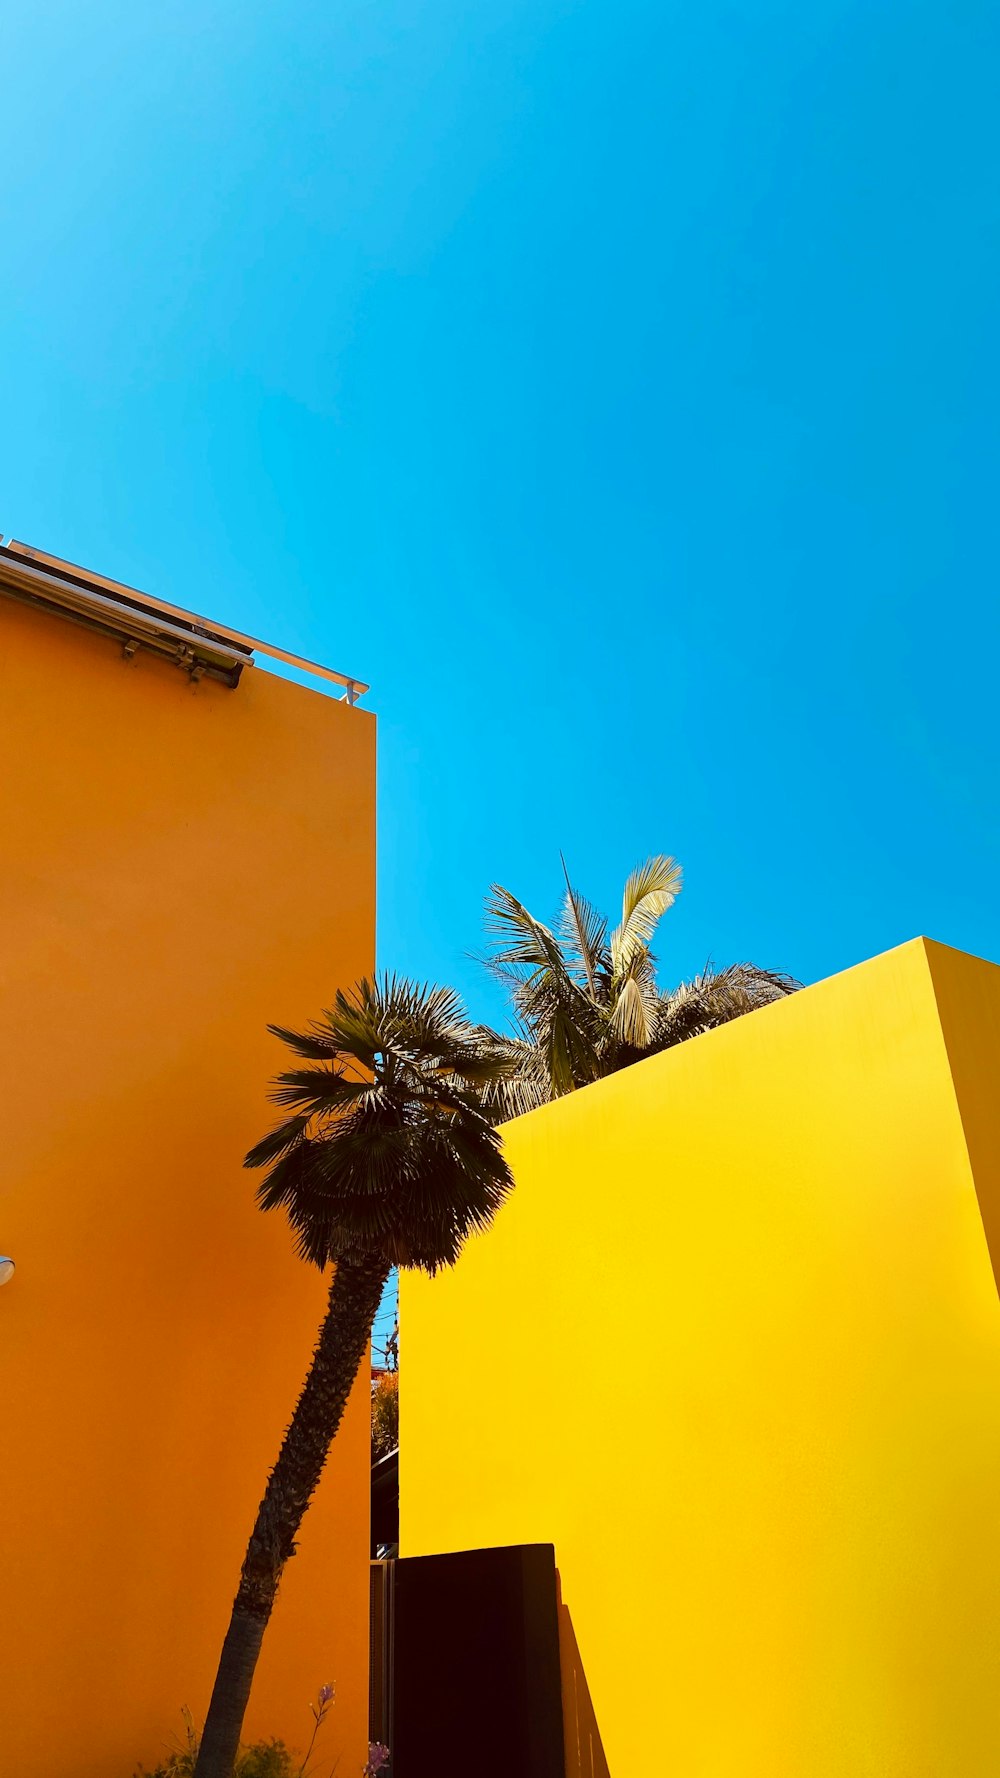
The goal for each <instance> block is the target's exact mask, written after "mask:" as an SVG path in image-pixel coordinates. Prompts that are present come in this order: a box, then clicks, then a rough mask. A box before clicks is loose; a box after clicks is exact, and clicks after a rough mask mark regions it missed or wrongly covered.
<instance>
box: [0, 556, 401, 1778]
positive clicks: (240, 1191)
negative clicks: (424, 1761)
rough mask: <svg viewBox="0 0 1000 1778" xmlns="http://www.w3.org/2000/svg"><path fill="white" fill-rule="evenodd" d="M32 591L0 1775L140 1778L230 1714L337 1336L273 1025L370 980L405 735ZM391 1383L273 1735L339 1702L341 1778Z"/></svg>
mask: <svg viewBox="0 0 1000 1778" xmlns="http://www.w3.org/2000/svg"><path fill="white" fill-rule="evenodd" d="M43 567H44V564H43ZM32 572H34V570H29V569H27V568H24V569H22V568H21V567H19V565H18V563H17V561H16V560H13V561H12V559H11V558H10V557H7V556H5V555H4V552H2V551H0V748H2V758H3V761H4V765H3V770H2V772H0V836H2V847H3V874H2V880H0V910H2V912H0V1083H2V1102H3V1107H4V1135H3V1142H2V1145H0V1147H2V1152H0V1253H3V1254H8V1255H10V1256H11V1257H12V1258H13V1260H14V1261H15V1264H16V1271H15V1273H14V1276H13V1278H12V1280H11V1281H10V1282H9V1283H8V1284H7V1285H6V1286H5V1287H4V1288H3V1290H2V1291H0V1415H2V1419H0V1432H2V1459H0V1523H2V1525H3V1561H2V1607H0V1736H2V1742H0V1769H2V1770H3V1772H4V1773H5V1774H6V1773H9V1774H11V1778H13V1775H14V1774H16V1778H117V1775H118V1774H120V1778H131V1774H132V1773H133V1771H134V1770H135V1768H136V1766H137V1765H138V1763H139V1762H140V1761H142V1762H144V1763H145V1764H146V1765H147V1766H152V1765H154V1764H155V1763H156V1761H157V1759H158V1758H159V1757H160V1755H161V1753H162V1751H163V1749H164V1748H165V1746H166V1745H167V1744H168V1743H169V1741H170V1738H171V1736H172V1735H174V1734H176V1733H177V1732H178V1731H180V1729H181V1727H182V1724H181V1717H180V1710H181V1707H182V1706H188V1707H189V1708H190V1709H191V1711H192V1712H193V1714H194V1716H195V1717H196V1718H199V1717H200V1716H201V1715H202V1714H203V1712H204V1709H205V1707H206V1704H207V1700H208V1695H209V1691H210V1687H211V1682H212V1678H213V1675H214V1665H215V1661H216V1658H217V1655H218V1651H219V1647H220V1644H221V1639H222V1636H223V1633H224V1630H225V1626H226V1622H227V1619H228V1612H229V1606H230V1602H231V1599H232V1595H233V1592H234V1589H235V1584H236V1580H237V1576H238V1571H239V1565H240V1561H241V1558H242V1553H243V1548H244V1544H245V1539H246V1535H247V1532H248V1530H249V1527H250V1523H251V1521H252V1515H253V1513H254V1510H255V1507H256V1504H257V1501H258V1499H259V1496H260V1493H261V1489H262V1486H263V1483H264V1480H265V1477H266V1474H267V1471H268V1467H269V1465H270V1463H271V1462H272V1461H273V1458H274V1456H275V1454H276V1452H277V1448H278V1443H279V1440H280V1437H281V1434H282V1432H283V1430H284V1427H285V1425H286V1423H287V1420H288V1417H289V1414H290V1412H291V1409H292V1406H293V1405H294V1400H295V1396H296V1392H297V1389H298V1386H299V1384H300V1382H301V1379H302V1377H303V1375H304V1373H305V1369H306V1366H307V1363H308V1360H309V1356H310V1354H311V1350H312V1342H313V1338H314V1334H315V1331H316V1328H317V1326H318V1323H319V1319H320V1315H321V1312H322V1306H323V1300H324V1283H323V1280H322V1279H321V1278H320V1277H319V1275H318V1274H317V1273H315V1272H313V1271H311V1270H310V1269H308V1268H306V1267H304V1266H303V1265H302V1264H301V1263H300V1262H299V1261H298V1260H297V1259H296V1258H295V1257H294V1254H293V1251H292V1244H291V1240H290V1237H289V1234H288V1231H287V1229H286V1227H285V1226H284V1224H283V1222H282V1221H281V1220H280V1219H278V1218H276V1217H264V1216H262V1215H261V1214H260V1213H259V1212H258V1211H257V1210H256V1208H255V1206H254V1184H255V1180H254V1178H253V1176H251V1175H249V1174H247V1173H246V1172H244V1171H243V1169H242V1165H241V1161H242V1156H243V1154H244V1152H245V1151H246V1149H247V1147H248V1146H249V1144H250V1143H251V1142H252V1141H254V1140H255V1139H256V1138H257V1137H258V1136H259V1135H260V1134H261V1133H262V1132H263V1130H264V1129H266V1128H267V1127H268V1126H269V1123H270V1120H271V1111H270V1108H269V1106H268V1104H267V1100H266V1089H267V1084H268V1081H269V1078H270V1076H271V1075H272V1074H273V1073H274V1071H275V1069H276V1067H277V1066H278V1065H279V1063H280V1060H281V1058H280V1054H279V1046H278V1045H277V1044H276V1043H275V1041H274V1040H273V1039H272V1038H271V1037H269V1035H268V1033H267V1031H266V1029H265V1026H266V1023H267V1021H269V1020H272V1021H277V1022H285V1023H289V1024H295V1023H296V1022H297V1021H300V1020H305V1019H307V1018H309V1017H310V1016H312V1015H313V1014H315V1013H316V1012H318V1011H319V1009H320V1007H321V1006H323V1005H325V1004H328V1003H329V1001H330V999H331V998H332V995H333V992H334V990H335V989H336V988H337V987H338V986H339V985H346V984H349V983H351V982H353V981H354V980H356V979H357V978H358V977H359V976H360V975H363V974H365V973H366V972H369V971H370V970H371V968H372V966H373V959H374V911H375V890H374V864H375V783H374V772H375V724H374V719H373V718H372V716H371V715H370V714H368V713H367V712H365V711H363V710H361V709H358V708H356V707H354V706H353V705H352V703H351V702H350V701H346V700H345V701H343V702H341V701H337V699H336V698H335V697H333V696H330V695H327V694H326V693H321V692H318V691H314V690H309V689H306V688H304V687H303V686H301V685H299V684H294V683H291V682H289V681H286V680H283V679H280V678H277V677H274V676H273V675H272V674H270V673H268V672H266V671H264V670H263V669H262V668H261V667H260V666H258V665H256V664H254V663H253V660H252V657H251V656H250V655H249V653H248V652H247V651H246V650H241V649H240V648H239V647H235V648H233V649H231V650H230V655H231V656H234V657H235V663H236V664H235V667H233V669H232V671H230V672H228V673H227V672H226V671H223V670H220V669H219V661H220V660H223V661H224V657H225V655H226V650H225V647H224V646H223V645H222V644H221V643H220V645H219V647H217V648H215V651H214V655H213V645H212V644H211V643H210V641H206V640H205V639H204V630H201V629H195V630H194V631H193V632H192V633H191V647H190V649H189V650H188V649H187V644H185V643H184V642H183V639H182V641H181V643H180V644H177V645H176V649H175V654H174V656H173V657H172V656H171V653H170V648H171V646H173V645H172V644H171V643H170V636H169V633H170V631H171V629H172V627H173V626H172V621H171V619H170V616H169V613H168V614H167V615H166V616H164V615H163V612H164V608H163V607H157V608H156V609H157V612H159V614H160V615H159V617H158V618H157V617H156V615H155V614H154V619H153V620H152V622H151V623H150V624H148V625H147V627H148V630H149V635H150V638H151V642H150V645H148V646H147V645H146V642H145V641H144V640H143V636H144V634H145V632H144V629H143V626H144V624H146V623H147V619H146V618H144V617H143V616H142V613H141V611H139V612H138V615H136V611H137V610H138V608H137V607H135V606H133V607H131V608H130V607H129V606H128V604H127V602H126V603H125V604H121V603H119V617H120V621H121V633H120V634H119V632H118V630H116V628H115V625H116V623H118V622H119V618H116V617H115V614H114V612H111V614H110V616H109V612H108V609H107V608H106V604H103V603H101V601H106V600H107V599H108V598H110V601H111V604H112V605H113V604H114V603H115V594H114V592H113V591H112V592H111V593H110V594H109V593H108V587H107V583H99V584H95V587H94V591H93V596H91V595H90V594H88V593H87V591H86V588H84V593H83V599H82V604H83V605H84V606H88V607H89V609H90V610H91V612H92V613H93V612H97V614H98V621H97V622H96V623H94V622H89V621H84V622H83V623H81V621H80V615H79V611H77V612H76V614H75V618H74V621H73V622H66V621H62V617H61V616H59V615H56V614H55V612H54V609H48V610H46V609H40V608H38V601H37V600H34V603H25V602H24V597H25V595H24V587H25V585H28V587H29V594H28V596H29V599H33V597H34V596H33V595H32V594H31V590H30V586H31V583H30V573H32ZM8 575H10V576H11V577H12V579H14V580H17V581H18V582H19V587H18V589H17V590H18V597H17V598H16V599H12V598H7V597H4V596H3V589H4V580H5V577H6V576H8ZM45 575H48V569H45ZM43 578H44V576H43ZM54 578H55V579H56V580H58V574H56V575H55V577H54ZM39 584H41V583H39ZM65 584H66V586H67V587H68V588H69V591H68V592H67V594H66V598H67V601H68V602H69V604H70V605H72V604H73V601H74V599H76V603H77V605H78V606H79V605H80V603H81V600H80V599H79V597H78V591H79V582H77V583H76V592H74V583H73V581H72V580H71V579H68V580H67V581H66V583H65ZM43 590H44V588H43ZM119 591H121V589H119ZM122 614H123V615H122ZM64 615H70V616H74V613H73V612H72V610H70V611H68V612H66V613H65V614H64ZM175 615H176V614H175ZM147 616H148V614H147ZM130 629H131V630H133V631H138V632H139V639H138V642H136V638H135V636H130V635H129V633H128V632H129V630H130ZM157 631H158V635H159V640H158V641H157V640H156V634H155V633H156V632H157ZM164 637H166V638H167V641H166V643H164ZM133 643H135V646H133ZM186 650H187V654H186V653H185V651H186ZM188 656H189V657H190V658H188ZM202 656H204V659H202ZM178 663H180V665H181V667H182V669H183V670H178ZM367 1393H368V1392H367V1384H366V1380H365V1379H361V1380H359V1385H358V1388H357V1390H356V1392H355V1396H354V1399H353V1401H352V1404H351V1406H350V1408H349V1410H348V1414H347V1417H346V1421H345V1424H344V1426H343V1429H342V1431H341V1434H340V1436H339V1438H338V1440H337V1443H336V1446H335V1450H334V1453H333V1455H332V1458H331V1461H330V1464H329V1466H328V1470H327V1473H326V1475H325V1477H324V1480H323V1483H322V1486H321V1489H320V1492H319V1494H318V1496H317V1499H316V1502H315V1504H314V1506H313V1509H312V1511H311V1512H310V1514H309V1517H308V1520H307V1522H306V1525H305V1527H304V1530H303V1534H302V1537H301V1541H300V1555H299V1557H298V1558H297V1559H296V1561H294V1562H293V1563H292V1564H291V1566H290V1568H289V1570H288V1573H287V1576H286V1579H285V1581H284V1584H283V1586H282V1591H281V1595H280V1597H279V1602H278V1606H277V1610H276V1613H275V1617H274V1620H273V1623H272V1626H271V1630H270V1633H269V1636H268V1640H267V1642H266V1644H265V1651H264V1654H263V1656H262V1662H261V1667H260V1670H259V1675H258V1681H257V1684H256V1687H255V1691H254V1696H253V1700H252V1704H251V1711H250V1716H249V1718H248V1724H247V1729H248V1734H249V1735H250V1736H251V1737H255V1736H258V1735H279V1736H282V1737H283V1738H284V1739H285V1740H286V1741H287V1742H288V1743H289V1745H291V1746H300V1747H302V1746H304V1745H305V1743H306V1741H307V1740H308V1733H309V1730H310V1728H311V1719H310V1717H309V1709H308V1704H309V1699H310V1697H311V1696H312V1695H314V1694H315V1691H316V1689H317V1687H318V1686H319V1685H320V1684H322V1683H324V1682H326V1681H333V1682H335V1684H336V1687H337V1703H336V1707H335V1710H334V1712H333V1714H332V1716H331V1719H330V1721H329V1724H328V1725H327V1727H326V1728H325V1729H324V1743H323V1747H322V1751H323V1753H324V1754H326V1755H328V1756H329V1759H330V1761H331V1763H332V1760H333V1759H334V1758H335V1757H336V1756H337V1755H338V1754H339V1755H340V1768H339V1769H340V1770H341V1771H343V1772H344V1773H345V1774H347V1773H351V1772H356V1771H358V1770H359V1769H360V1767H361V1764H362V1763H363V1760H364V1757H365V1749H366V1744H367V1643H366V1637H367V1609H368V1606H367V1587H368V1561H367V1548H368V1533H367V1524H368V1470H369V1442H368V1404H367Z"/></svg>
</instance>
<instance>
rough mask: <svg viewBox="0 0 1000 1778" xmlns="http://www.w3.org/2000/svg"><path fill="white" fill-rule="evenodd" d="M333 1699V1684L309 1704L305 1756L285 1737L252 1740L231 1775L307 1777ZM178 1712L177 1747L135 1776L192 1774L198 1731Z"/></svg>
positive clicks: (152, 1777)
mask: <svg viewBox="0 0 1000 1778" xmlns="http://www.w3.org/2000/svg"><path fill="white" fill-rule="evenodd" d="M332 1703H333V1687H332V1686H323V1687H322V1688H321V1689H320V1692H319V1696H318V1699H317V1702H316V1703H315V1704H312V1705H310V1709H311V1711H312V1717H313V1733H312V1738H311V1740H310V1742H309V1747H308V1749H307V1751H306V1757H305V1759H303V1758H302V1756H301V1754H297V1753H293V1752H292V1751H291V1749H290V1748H288V1747H286V1746H285V1743H284V1741H278V1740H271V1741H254V1742H252V1743H251V1744H250V1746H248V1747H241V1748H240V1750H239V1753H238V1754H237V1756H236V1764H235V1766H234V1767H233V1778H309V1773H310V1772H311V1771H312V1770H313V1768H312V1767H311V1766H310V1765H309V1756H310V1754H311V1753H312V1750H313V1747H314V1745H315V1741H316V1733H317V1730H319V1729H321V1728H322V1726H323V1723H324V1721H325V1719H326V1716H327V1714H328V1712H329V1708H330V1705H331V1704H332ZM181 1715H182V1716H183V1718H184V1736H183V1740H178V1743H177V1745H176V1747H174V1748H173V1749H172V1750H171V1751H170V1753H168V1754H167V1756H166V1758H165V1759H164V1760H161V1762H160V1764H159V1765H158V1766H156V1767H154V1769H153V1771H151V1772H149V1771H147V1770H146V1767H145V1766H140V1767H139V1769H138V1771H137V1772H136V1773H135V1774H134V1778H194V1770H195V1766H196V1764H197V1760H198V1742H199V1737H198V1731H197V1729H196V1728H195V1726H194V1718H193V1716H192V1715H191V1712H190V1710H182V1712H181Z"/></svg>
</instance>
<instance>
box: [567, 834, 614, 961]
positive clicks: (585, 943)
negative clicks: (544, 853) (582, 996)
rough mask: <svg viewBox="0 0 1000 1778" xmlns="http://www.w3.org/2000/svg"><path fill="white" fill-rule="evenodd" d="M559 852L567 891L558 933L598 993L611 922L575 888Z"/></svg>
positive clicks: (606, 958)
mask: <svg viewBox="0 0 1000 1778" xmlns="http://www.w3.org/2000/svg"><path fill="white" fill-rule="evenodd" d="M559 856H560V860H561V862H562V868H563V876H564V877H565V879H566V895H565V899H564V901H563V905H562V912H561V914H560V917H559V937H560V939H561V940H562V943H563V946H564V948H565V950H566V952H567V953H568V955H569V956H570V957H571V958H574V959H575V960H576V962H577V963H578V964H579V966H580V968H581V969H582V971H583V974H584V979H585V980H586V983H587V990H588V992H589V993H590V994H592V995H596V993H597V982H598V977H599V976H600V974H601V973H602V972H603V971H606V970H607V967H608V961H609V960H608V957H607V952H606V946H605V940H606V938H607V932H608V922H607V920H606V919H605V918H604V916H603V915H602V914H599V913H598V912H597V909H596V908H594V907H592V906H591V904H590V902H589V901H586V900H585V899H584V897H583V896H582V895H581V894H580V893H579V891H578V890H576V889H574V888H573V885H572V883H571V882H570V880H569V872H568V870H567V869H566V860H565V858H563V856H562V853H560V855H559Z"/></svg>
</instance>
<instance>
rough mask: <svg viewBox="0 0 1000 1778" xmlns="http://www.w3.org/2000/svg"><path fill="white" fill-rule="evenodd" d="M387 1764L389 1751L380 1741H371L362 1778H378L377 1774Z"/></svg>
mask: <svg viewBox="0 0 1000 1778" xmlns="http://www.w3.org/2000/svg"><path fill="white" fill-rule="evenodd" d="M388 1763H389V1749H388V1747H386V1746H384V1745H383V1743H382V1742H381V1741H371V1742H370V1743H369V1746H368V1764H367V1765H366V1767H365V1769H364V1773H363V1778H378V1774H379V1772H381V1771H382V1770H383V1768H384V1767H385V1766H387V1765H388Z"/></svg>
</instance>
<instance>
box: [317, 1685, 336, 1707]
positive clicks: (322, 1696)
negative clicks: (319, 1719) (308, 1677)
mask: <svg viewBox="0 0 1000 1778" xmlns="http://www.w3.org/2000/svg"><path fill="white" fill-rule="evenodd" d="M334 1689H335V1688H334V1687H333V1686H332V1685H321V1686H320V1688H319V1705H320V1709H321V1710H322V1709H323V1707H324V1706H325V1705H327V1704H332V1703H333V1694H334Z"/></svg>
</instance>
